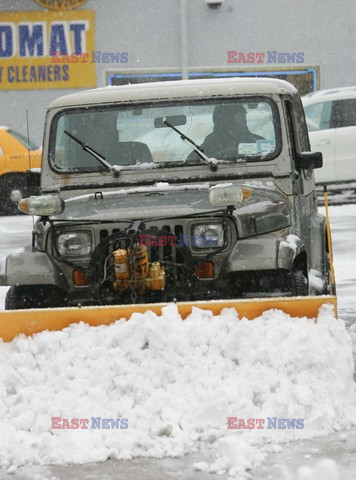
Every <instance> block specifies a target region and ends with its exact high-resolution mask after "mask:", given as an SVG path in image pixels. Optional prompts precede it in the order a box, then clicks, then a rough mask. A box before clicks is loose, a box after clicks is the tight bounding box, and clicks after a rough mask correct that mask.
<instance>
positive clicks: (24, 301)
mask: <svg viewBox="0 0 356 480" xmlns="http://www.w3.org/2000/svg"><path fill="white" fill-rule="evenodd" d="M64 304H65V298H64V295H63V294H62V293H61V290H60V289H59V288H58V287H55V286H53V285H34V286H32V285H19V286H12V287H10V289H9V290H8V292H7V294H6V297H5V310H23V309H29V308H55V307H61V306H64Z"/></svg>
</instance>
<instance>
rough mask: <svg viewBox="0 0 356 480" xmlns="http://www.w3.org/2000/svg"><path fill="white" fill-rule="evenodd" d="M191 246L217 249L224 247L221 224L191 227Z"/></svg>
mask: <svg viewBox="0 0 356 480" xmlns="http://www.w3.org/2000/svg"><path fill="white" fill-rule="evenodd" d="M192 243H193V246H195V247H198V248H214V247H215V248H218V247H222V246H223V245H224V230H223V227H222V225H221V224H202V225H195V227H193V242H192Z"/></svg>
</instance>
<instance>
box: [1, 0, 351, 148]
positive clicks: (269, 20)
mask: <svg viewBox="0 0 356 480" xmlns="http://www.w3.org/2000/svg"><path fill="white" fill-rule="evenodd" d="M355 24H356V4H355V3H354V1H353V0H340V1H339V2H335V1H334V0H301V1H299V2H295V1H294V0H273V1H270V2H266V1H265V0H131V1H127V0H0V105H1V114H0V124H3V125H8V126H10V127H12V128H14V129H16V130H19V131H22V132H26V128H27V127H26V110H27V111H28V117H29V122H30V135H31V138H32V139H33V140H34V141H35V142H37V143H41V140H42V131H43V125H44V119H45V112H46V107H47V105H48V104H49V103H50V102H51V101H52V100H53V99H54V98H56V97H58V96H60V95H64V94H66V93H71V92H73V91H78V90H83V89H86V88H93V87H102V86H105V85H120V84H124V83H135V82H142V81H157V80H171V79H179V78H202V77H212V76H213V77H216V76H246V75H247V76H250V75H253V76H273V77H277V78H284V79H286V80H288V81H291V82H292V83H293V84H295V85H296V86H297V88H298V89H299V91H300V93H301V94H304V93H307V92H309V91H312V90H315V89H320V88H332V87H341V86H346V85H353V84H356V62H355V61H353V60H354V59H355V44H356V41H355V40H356V31H355V27H354V25H355Z"/></svg>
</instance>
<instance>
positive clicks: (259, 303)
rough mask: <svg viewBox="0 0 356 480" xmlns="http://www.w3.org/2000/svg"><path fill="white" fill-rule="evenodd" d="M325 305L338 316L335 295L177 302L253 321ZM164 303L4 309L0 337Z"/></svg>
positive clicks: (312, 313)
mask: <svg viewBox="0 0 356 480" xmlns="http://www.w3.org/2000/svg"><path fill="white" fill-rule="evenodd" d="M324 304H331V305H332V306H333V309H334V312H335V316H337V303H336V297H335V296H331V295H324V296H316V297H278V298H261V299H259V298H254V299H243V300H213V301H208V302H203V301H202V302H178V303H177V304H176V305H177V307H178V311H179V313H180V315H181V316H182V318H186V317H187V316H188V315H189V314H190V313H191V312H192V309H193V307H196V308H200V309H202V310H210V311H211V312H212V313H213V314H214V315H218V314H219V313H220V312H221V310H223V309H224V308H235V309H236V311H237V313H238V314H239V317H240V318H243V317H246V318H248V319H249V320H252V319H254V318H256V317H258V316H259V315H261V314H262V313H263V312H264V311H266V310H270V309H277V310H282V311H283V312H285V313H287V314H289V315H291V316H294V317H308V318H316V317H317V315H318V311H319V308H320V307H321V306H322V305H324ZM166 305H167V304H166V303H148V304H136V305H113V306H94V307H71V308H51V309H33V310H7V311H3V312H0V337H1V338H2V339H3V340H4V341H5V342H9V341H11V340H13V339H14V338H15V337H16V335H19V334H21V333H23V334H25V335H28V336H29V335H33V334H34V333H38V332H42V331H44V330H62V329H64V328H65V327H68V326H69V325H70V324H72V323H79V322H85V323H87V324H88V325H91V326H98V325H108V324H110V323H113V322H115V321H117V320H119V319H122V318H124V319H126V320H129V319H130V317H131V315H132V314H133V313H145V312H147V311H148V310H151V311H152V312H154V313H156V314H158V315H160V314H161V311H162V307H165V306H166Z"/></svg>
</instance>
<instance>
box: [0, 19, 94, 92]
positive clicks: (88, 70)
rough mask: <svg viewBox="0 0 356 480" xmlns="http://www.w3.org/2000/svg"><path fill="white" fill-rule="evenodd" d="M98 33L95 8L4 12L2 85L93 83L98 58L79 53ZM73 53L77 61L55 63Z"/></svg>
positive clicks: (0, 37)
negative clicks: (55, 57)
mask: <svg viewBox="0 0 356 480" xmlns="http://www.w3.org/2000/svg"><path fill="white" fill-rule="evenodd" d="M94 35H95V29H94V12H93V11H92V10H78V11H70V12H61V14H60V15H59V14H58V13H57V12H2V13H0V90H25V89H26V90H27V89H48V88H82V87H95V86H96V70H95V63H91V62H89V63H88V62H84V61H83V60H84V58H83V55H81V54H84V53H87V52H91V51H93V50H95V40H94V38H95V36H94ZM52 52H56V53H52ZM73 53H75V54H78V55H76V56H75V57H76V58H77V59H78V61H77V63H69V64H68V63H64V64H53V62H52V55H56V54H57V55H59V54H60V55H71V54H73Z"/></svg>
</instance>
